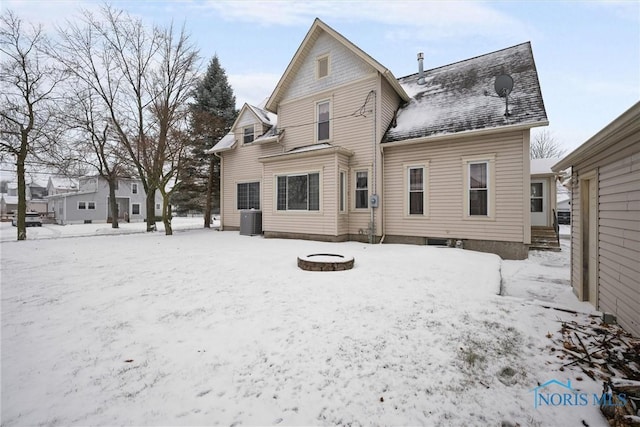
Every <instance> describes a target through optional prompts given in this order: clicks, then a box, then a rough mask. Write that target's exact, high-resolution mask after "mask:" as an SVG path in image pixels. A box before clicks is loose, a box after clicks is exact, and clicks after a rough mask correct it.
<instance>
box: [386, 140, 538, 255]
mask: <svg viewBox="0 0 640 427" xmlns="http://www.w3.org/2000/svg"><path fill="white" fill-rule="evenodd" d="M526 133H528V130H526V131H519V132H509V133H496V135H495V136H483V137H476V138H474V137H466V138H460V139H456V140H448V141H446V142H445V141H441V142H425V143H422V144H414V145H409V146H405V147H403V146H397V147H392V146H390V147H388V148H385V151H384V158H385V165H384V174H385V181H384V197H385V199H386V200H385V207H384V209H385V234H389V235H398V236H420V237H434V238H436V237H437V238H460V239H476V240H494V241H510V242H524V240H525V234H524V214H525V207H526V208H528V206H523V203H522V201H523V188H525V186H524V181H525V180H526V181H527V182H528V180H529V176H528V175H527V176H526V177H525V174H524V173H523V170H524V169H526V168H525V162H526V161H528V160H527V159H525V158H523V149H522V145H523V141H524V139H525V137H526V135H525V134H526ZM483 156H486V157H487V159H490V158H492V157H493V158H494V159H495V162H494V168H493V169H494V170H493V171H491V172H490V173H494V174H495V187H494V188H490V190H489V191H491V192H493V197H495V206H496V212H495V214H494V215H491V216H492V217H493V219H486V218H481V219H475V218H465V216H466V215H465V212H464V205H465V203H464V194H465V193H464V188H465V185H466V183H464V182H463V173H462V168H463V159H464V158H477V159H481V158H482V157H483ZM424 162H428V165H429V166H428V169H427V170H428V176H427V180H426V182H427V191H426V197H427V211H428V217H426V218H424V217H407V215H406V209H407V208H406V203H405V200H406V197H405V194H404V193H405V191H406V182H405V181H406V173H405V171H406V166H407V165H408V164H410V163H416V164H418V163H424Z"/></svg>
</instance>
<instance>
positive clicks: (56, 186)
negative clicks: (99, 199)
mask: <svg viewBox="0 0 640 427" xmlns="http://www.w3.org/2000/svg"><path fill="white" fill-rule="evenodd" d="M76 191H78V180H77V179H75V178H67V177H63V176H51V177H49V180H48V181H47V195H48V196H55V195H56V194H63V193H72V192H76Z"/></svg>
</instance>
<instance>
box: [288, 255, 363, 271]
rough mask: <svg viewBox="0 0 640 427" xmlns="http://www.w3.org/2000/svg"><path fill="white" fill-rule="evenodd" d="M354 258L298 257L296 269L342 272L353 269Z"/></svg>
mask: <svg viewBox="0 0 640 427" xmlns="http://www.w3.org/2000/svg"><path fill="white" fill-rule="evenodd" d="M354 261H355V260H354V258H353V257H352V256H344V255H338V254H311V255H307V256H301V257H298V267H300V268H301V269H303V270H307V271H344V270H351V269H352V268H353V263H354Z"/></svg>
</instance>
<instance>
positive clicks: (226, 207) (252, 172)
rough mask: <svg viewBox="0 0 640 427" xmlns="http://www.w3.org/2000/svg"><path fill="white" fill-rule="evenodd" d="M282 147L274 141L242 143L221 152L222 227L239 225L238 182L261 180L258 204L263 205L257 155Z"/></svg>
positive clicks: (269, 153)
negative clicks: (257, 143)
mask: <svg viewBox="0 0 640 427" xmlns="http://www.w3.org/2000/svg"><path fill="white" fill-rule="evenodd" d="M242 136H243V134H242V128H240V129H238V130H237V131H236V134H235V137H236V140H237V141H242ZM281 151H282V148H281V147H280V146H279V145H278V144H277V143H275V142H272V143H268V144H261V145H251V144H247V145H242V143H241V142H239V143H238V144H237V145H236V147H235V148H234V149H232V150H229V151H225V152H223V153H221V157H222V171H223V175H222V198H223V201H222V227H223V228H224V227H240V211H238V209H237V203H236V197H237V196H236V188H237V184H238V183H239V182H250V181H254V182H257V181H259V182H261V187H260V206H261V208H263V206H264V199H265V193H264V183H263V182H262V164H261V163H260V162H258V157H260V156H267V155H272V154H277V153H280V152H281Z"/></svg>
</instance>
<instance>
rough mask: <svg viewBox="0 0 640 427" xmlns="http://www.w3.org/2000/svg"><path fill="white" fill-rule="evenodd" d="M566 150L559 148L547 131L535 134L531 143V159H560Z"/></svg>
mask: <svg viewBox="0 0 640 427" xmlns="http://www.w3.org/2000/svg"><path fill="white" fill-rule="evenodd" d="M565 151H566V150H564V149H563V148H561V146H560V143H558V141H556V139H555V138H554V137H553V135H551V132H549V130H548V129H543V130H542V131H540V132H538V133H536V134H535V135H534V136H533V140H532V141H531V158H532V159H550V158H554V157H562V155H563V154H564V153H565Z"/></svg>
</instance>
